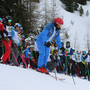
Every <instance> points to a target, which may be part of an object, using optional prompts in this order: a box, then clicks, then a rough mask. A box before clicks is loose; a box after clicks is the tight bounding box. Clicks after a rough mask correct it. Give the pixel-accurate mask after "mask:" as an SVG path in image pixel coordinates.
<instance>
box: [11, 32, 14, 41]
mask: <svg viewBox="0 0 90 90" xmlns="http://www.w3.org/2000/svg"><path fill="white" fill-rule="evenodd" d="M14 35H15V33H14V31H13V30H12V31H11V38H12V39H13V37H14Z"/></svg>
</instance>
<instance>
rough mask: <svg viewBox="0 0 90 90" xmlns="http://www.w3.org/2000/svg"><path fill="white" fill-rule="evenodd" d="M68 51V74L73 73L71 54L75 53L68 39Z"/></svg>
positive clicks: (66, 62)
mask: <svg viewBox="0 0 90 90" xmlns="http://www.w3.org/2000/svg"><path fill="white" fill-rule="evenodd" d="M66 51H67V56H66V60H65V65H66V66H65V67H66V69H67V70H66V72H67V74H69V75H70V74H71V66H72V63H71V61H72V60H71V58H70V56H71V55H73V49H72V48H71V46H70V42H69V41H67V42H66Z"/></svg>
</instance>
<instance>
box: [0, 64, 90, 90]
mask: <svg viewBox="0 0 90 90" xmlns="http://www.w3.org/2000/svg"><path fill="white" fill-rule="evenodd" d="M51 74H52V75H54V73H51ZM57 76H58V77H60V78H64V79H65V80H64V81H60V80H57V81H56V79H54V78H52V77H50V76H49V75H46V74H42V73H39V72H37V71H35V70H31V69H23V68H20V67H16V66H8V65H2V64H0V90H72V89H73V90H89V89H90V82H89V81H87V80H84V79H80V78H78V77H74V80H75V83H76V85H74V83H73V79H72V76H67V75H64V74H57Z"/></svg>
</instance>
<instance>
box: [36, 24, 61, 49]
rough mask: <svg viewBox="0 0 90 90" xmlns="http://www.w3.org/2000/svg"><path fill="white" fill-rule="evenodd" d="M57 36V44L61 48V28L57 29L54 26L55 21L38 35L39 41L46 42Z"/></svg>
mask: <svg viewBox="0 0 90 90" xmlns="http://www.w3.org/2000/svg"><path fill="white" fill-rule="evenodd" d="M54 37H55V38H56V44H57V45H58V47H59V49H60V48H61V39H60V30H56V28H55V27H54V22H51V23H49V24H48V25H46V26H45V28H44V29H43V31H42V32H41V33H40V34H39V35H38V37H37V42H41V43H42V44H45V42H48V41H49V42H51V41H52V40H53V38H54Z"/></svg>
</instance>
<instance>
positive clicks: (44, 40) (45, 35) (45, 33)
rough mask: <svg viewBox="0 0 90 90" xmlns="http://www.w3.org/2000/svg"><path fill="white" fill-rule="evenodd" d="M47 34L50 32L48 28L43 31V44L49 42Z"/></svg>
mask: <svg viewBox="0 0 90 90" xmlns="http://www.w3.org/2000/svg"><path fill="white" fill-rule="evenodd" d="M47 34H48V30H46V29H44V30H43V31H42V35H43V36H42V37H43V44H45V42H47Z"/></svg>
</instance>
